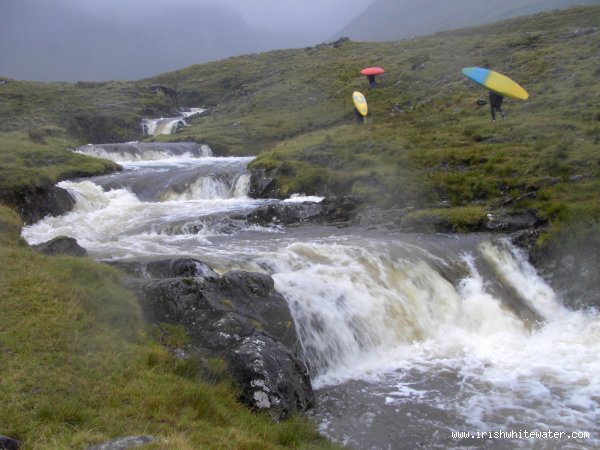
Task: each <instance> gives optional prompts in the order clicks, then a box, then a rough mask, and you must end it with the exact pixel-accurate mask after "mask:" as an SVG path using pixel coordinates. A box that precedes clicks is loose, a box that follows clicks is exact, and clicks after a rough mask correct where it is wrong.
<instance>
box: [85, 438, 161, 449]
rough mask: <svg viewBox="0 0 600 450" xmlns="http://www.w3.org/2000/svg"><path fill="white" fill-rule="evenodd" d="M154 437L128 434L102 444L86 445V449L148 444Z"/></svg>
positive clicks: (122, 447) (131, 446)
mask: <svg viewBox="0 0 600 450" xmlns="http://www.w3.org/2000/svg"><path fill="white" fill-rule="evenodd" d="M155 440H156V439H155V438H154V437H153V436H147V435H146V436H128V437H124V438H119V439H113V440H111V441H107V442H105V443H103V444H98V445H94V446H92V447H88V448H87V450H126V449H128V448H134V447H139V446H140V445H145V444H149V443H151V442H154V441H155Z"/></svg>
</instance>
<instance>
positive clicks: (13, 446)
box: [0, 435, 21, 450]
mask: <svg viewBox="0 0 600 450" xmlns="http://www.w3.org/2000/svg"><path fill="white" fill-rule="evenodd" d="M20 448H21V441H17V440H16V439H13V438H10V437H8V436H2V435H0V449H2V450H19V449H20Z"/></svg>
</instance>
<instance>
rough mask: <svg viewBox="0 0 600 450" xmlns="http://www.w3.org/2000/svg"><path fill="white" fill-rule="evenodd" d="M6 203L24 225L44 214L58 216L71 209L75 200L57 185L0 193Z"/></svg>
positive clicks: (35, 220)
mask: <svg viewBox="0 0 600 450" xmlns="http://www.w3.org/2000/svg"><path fill="white" fill-rule="evenodd" d="M0 198H2V199H3V200H4V201H5V202H6V203H7V204H8V205H10V206H13V207H14V208H15V209H16V210H17V211H18V213H19V215H20V216H21V219H22V220H23V222H24V223H25V224H26V225H29V224H32V223H35V222H37V221H39V220H41V219H43V218H44V217H46V216H60V215H61V214H65V213H67V212H69V211H71V210H72V209H73V206H74V205H75V200H74V199H73V197H71V195H70V194H69V193H68V192H67V191H66V190H64V189H61V188H59V187H57V186H50V185H49V186H44V187H33V186H31V187H28V188H26V189H24V190H23V191H21V192H16V193H1V192H0Z"/></svg>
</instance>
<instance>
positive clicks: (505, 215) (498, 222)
mask: <svg viewBox="0 0 600 450" xmlns="http://www.w3.org/2000/svg"><path fill="white" fill-rule="evenodd" d="M547 224H548V219H546V218H543V217H540V216H539V215H538V214H537V213H536V212H535V211H533V210H529V211H524V212H506V211H497V212H494V213H493V214H488V222H487V224H486V228H487V229H488V230H489V231H501V232H503V233H514V232H516V231H520V230H532V229H536V228H539V227H542V226H545V225H547ZM475 231H479V230H475ZM482 231H483V230H482Z"/></svg>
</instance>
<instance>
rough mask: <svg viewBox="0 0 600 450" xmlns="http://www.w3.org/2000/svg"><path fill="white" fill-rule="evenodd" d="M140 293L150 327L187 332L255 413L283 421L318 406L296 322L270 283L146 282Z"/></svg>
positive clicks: (256, 279) (247, 279)
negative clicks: (220, 362) (219, 361)
mask: <svg viewBox="0 0 600 450" xmlns="http://www.w3.org/2000/svg"><path fill="white" fill-rule="evenodd" d="M164 264H165V263H163V262H161V263H160V265H164ZM183 267H187V266H185V264H184V265H183ZM183 272H185V270H184V271H183ZM160 273H162V272H160ZM180 273H181V272H180ZM136 291H137V294H138V297H139V298H140V302H141V304H142V307H143V310H144V312H145V315H146V317H147V318H148V320H150V321H151V322H157V323H161V322H167V323H172V324H177V325H182V326H183V327H184V328H185V329H186V331H187V333H188V335H189V336H190V339H191V344H190V348H188V351H189V352H190V353H193V354H198V355H209V356H217V357H220V358H223V359H224V360H225V361H226V362H227V364H228V367H229V368H230V371H231V375H232V377H233V379H234V380H235V381H236V382H237V383H238V384H239V385H240V387H241V389H242V393H243V394H242V400H243V401H245V402H246V403H247V404H248V405H250V406H251V407H252V408H255V409H257V410H267V411H269V412H270V413H271V415H272V416H273V417H274V418H276V419H284V418H286V417H288V416H289V415H291V414H293V413H295V412H297V411H301V410H304V409H305V408H307V407H308V406H309V405H310V404H312V402H313V392H312V387H311V383H310V378H309V375H308V371H307V369H306V365H305V364H304V362H303V361H302V359H301V358H300V357H301V346H300V343H299V341H298V338H297V334H296V329H295V327H294V322H293V319H292V316H291V314H290V311H289V307H288V305H287V302H286V300H285V299H284V298H283V296H282V295H281V294H279V293H278V292H277V291H276V290H275V287H274V282H273V279H272V278H271V277H270V276H268V275H265V274H260V273H252V272H243V271H233V272H229V273H227V274H225V275H223V276H221V277H219V276H210V277H202V276H197V277H193V278H190V277H184V278H175V277H173V278H166V279H162V280H147V281H143V282H141V283H140V284H139V285H138V286H137V289H136Z"/></svg>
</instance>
